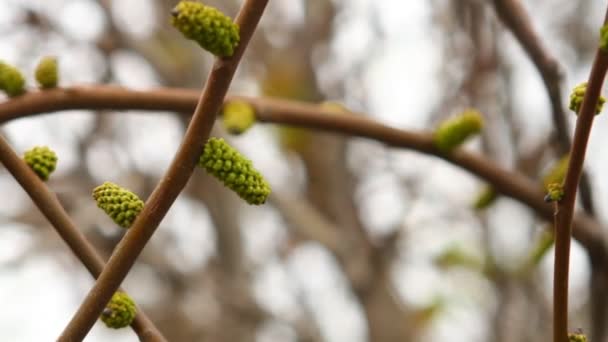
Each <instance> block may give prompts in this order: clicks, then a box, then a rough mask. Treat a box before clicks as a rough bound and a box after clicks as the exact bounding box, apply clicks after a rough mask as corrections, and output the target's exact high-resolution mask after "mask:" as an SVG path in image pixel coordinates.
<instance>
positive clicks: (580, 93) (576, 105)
mask: <svg viewBox="0 0 608 342" xmlns="http://www.w3.org/2000/svg"><path fill="white" fill-rule="evenodd" d="M586 91H587V82H583V83H580V84H578V85H577V86H576V87H574V89H572V92H571V93H570V105H569V108H570V110H571V111H573V112H574V113H576V115H578V112H579V111H580V110H581V106H582V105H583V98H584V97H585V92H586ZM605 102H606V98H605V97H603V96H601V95H600V98H599V99H598V101H597V106H596V107H595V115H598V114H599V113H601V112H602V107H603V106H604V103H605Z"/></svg>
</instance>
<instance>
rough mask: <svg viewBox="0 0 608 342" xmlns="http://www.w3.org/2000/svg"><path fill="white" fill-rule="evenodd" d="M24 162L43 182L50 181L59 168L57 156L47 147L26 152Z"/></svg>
mask: <svg viewBox="0 0 608 342" xmlns="http://www.w3.org/2000/svg"><path fill="white" fill-rule="evenodd" d="M23 160H24V161H25V163H26V164H27V165H29V167H30V168H32V170H34V172H35V173H36V174H37V175H38V177H40V179H42V180H43V181H46V180H48V179H49V176H50V175H51V173H53V171H55V168H56V167H57V154H55V152H54V151H53V150H51V149H50V148H48V147H46V146H36V147H34V148H32V149H30V150H27V151H25V153H24V154H23Z"/></svg>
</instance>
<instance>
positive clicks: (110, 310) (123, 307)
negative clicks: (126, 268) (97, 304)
mask: <svg viewBox="0 0 608 342" xmlns="http://www.w3.org/2000/svg"><path fill="white" fill-rule="evenodd" d="M136 314H137V309H136V307H135V302H134V301H133V299H131V297H129V295H127V294H126V293H124V292H121V291H118V292H116V293H114V295H113V296H112V299H111V300H110V302H109V303H108V305H106V308H105V309H104V310H103V312H102V313H101V316H100V319H101V321H102V322H104V323H105V325H106V326H107V327H108V328H112V329H120V328H124V327H128V326H129V325H131V323H132V322H133V319H135V315H136Z"/></svg>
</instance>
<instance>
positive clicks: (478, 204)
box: [473, 185, 498, 210]
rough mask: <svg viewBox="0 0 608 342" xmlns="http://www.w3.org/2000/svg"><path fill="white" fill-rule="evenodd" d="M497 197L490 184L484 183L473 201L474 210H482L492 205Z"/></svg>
mask: <svg viewBox="0 0 608 342" xmlns="http://www.w3.org/2000/svg"><path fill="white" fill-rule="evenodd" d="M497 198H498V193H497V192H496V190H494V188H493V187H492V186H490V185H486V186H485V187H484V188H483V190H481V192H480V193H479V194H478V195H477V198H476V199H475V202H473V208H474V209H476V210H482V209H485V208H487V207H489V206H491V205H492V203H494V202H495V201H496V199H497Z"/></svg>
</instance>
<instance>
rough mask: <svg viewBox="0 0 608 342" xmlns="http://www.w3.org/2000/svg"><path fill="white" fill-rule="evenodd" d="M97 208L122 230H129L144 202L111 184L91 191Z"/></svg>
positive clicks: (129, 192)
mask: <svg viewBox="0 0 608 342" xmlns="http://www.w3.org/2000/svg"><path fill="white" fill-rule="evenodd" d="M93 199H95V202H97V206H98V207H99V208H101V209H102V210H103V211H105V212H106V214H108V216H110V217H111V218H112V220H114V222H116V224H118V225H119V226H121V227H123V228H129V227H130V226H131V224H132V223H133V221H135V218H136V217H137V215H138V214H139V213H140V212H141V210H142V209H143V207H144V202H143V201H142V200H141V199H139V197H137V195H136V194H134V193H132V192H131V191H129V190H127V189H125V188H122V187H120V186H118V185H116V184H114V183H112V182H104V183H103V184H102V185H100V186H98V187H96V188H95V189H93Z"/></svg>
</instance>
